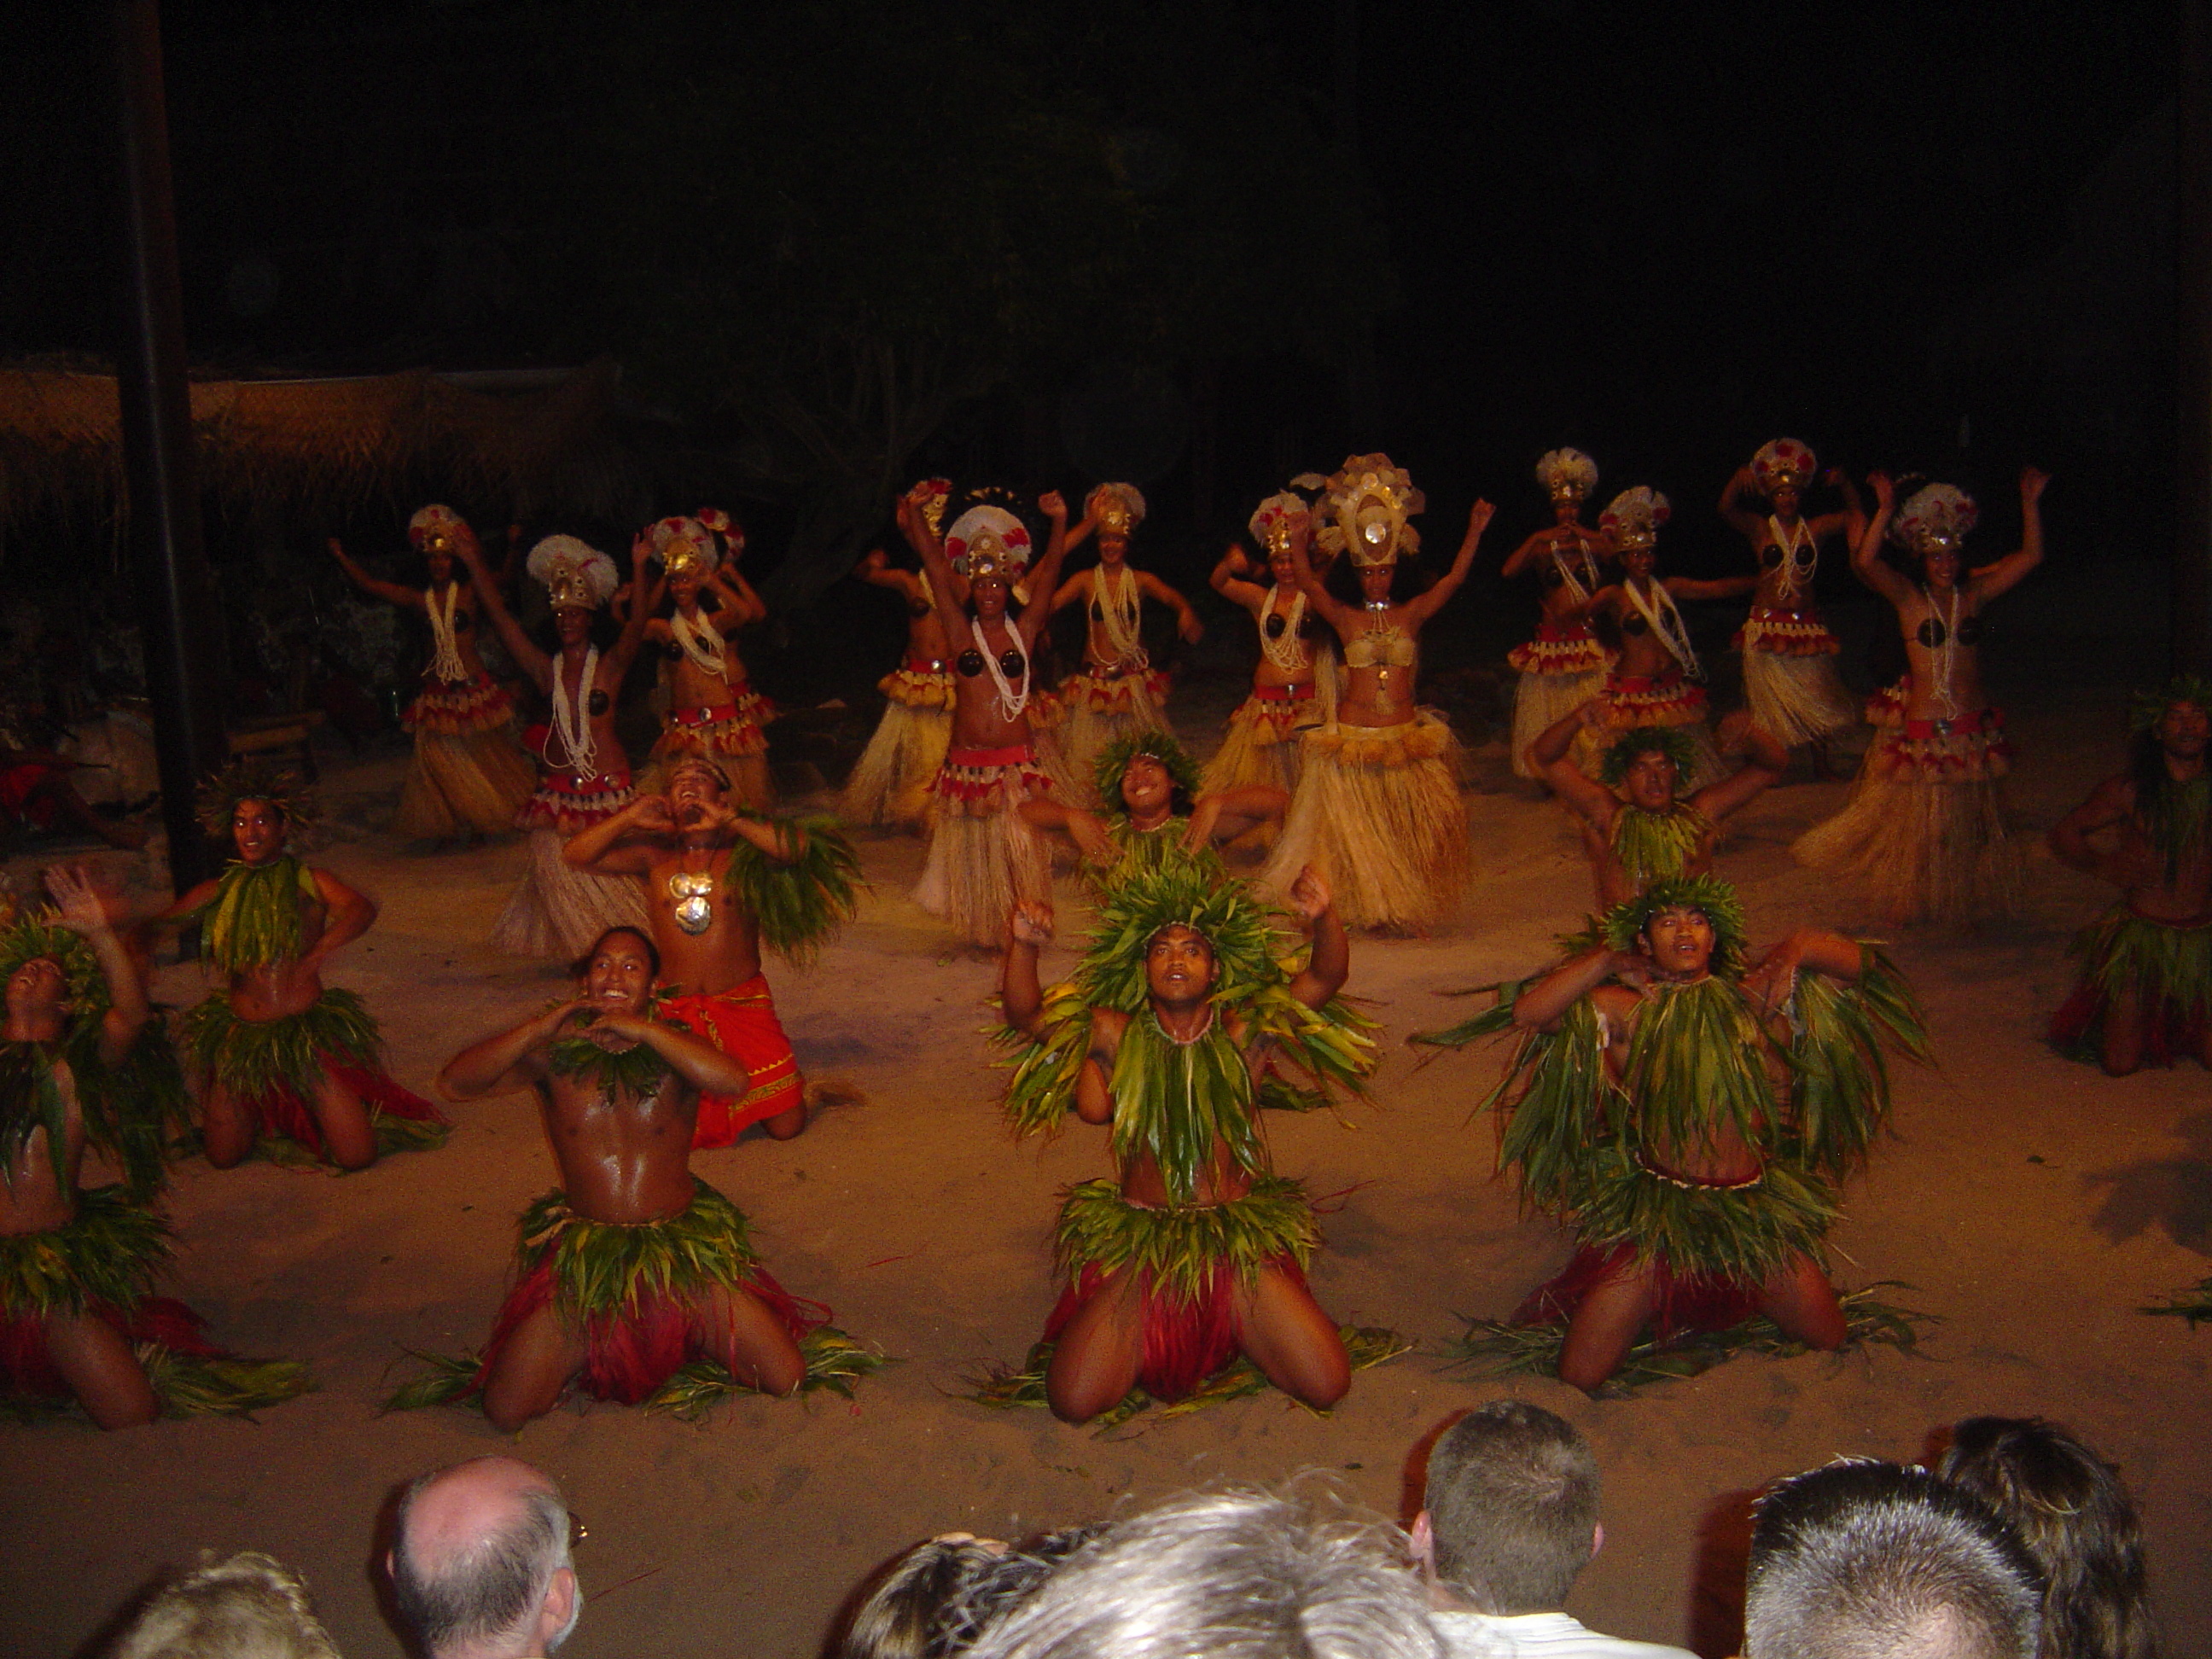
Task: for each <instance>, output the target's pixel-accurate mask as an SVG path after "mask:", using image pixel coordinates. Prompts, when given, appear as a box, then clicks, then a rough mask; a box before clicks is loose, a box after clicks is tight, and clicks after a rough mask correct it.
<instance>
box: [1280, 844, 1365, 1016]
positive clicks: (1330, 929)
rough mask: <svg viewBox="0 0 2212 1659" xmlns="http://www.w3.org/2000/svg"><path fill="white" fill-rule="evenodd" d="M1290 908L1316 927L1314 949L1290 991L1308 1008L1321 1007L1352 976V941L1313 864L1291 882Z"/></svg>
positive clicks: (1314, 928)
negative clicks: (1347, 935) (1347, 936)
mask: <svg viewBox="0 0 2212 1659" xmlns="http://www.w3.org/2000/svg"><path fill="white" fill-rule="evenodd" d="M1291 910H1292V911H1294V912H1295V913H1296V914H1297V915H1300V916H1303V917H1304V919H1305V921H1306V922H1307V923H1308V925H1309V926H1310V927H1311V928H1312V929H1313V949H1312V951H1310V953H1309V954H1308V956H1307V957H1306V965H1305V967H1304V969H1303V970H1301V971H1300V973H1299V975H1298V976H1297V978H1296V979H1294V980H1292V981H1291V987H1290V988H1291V995H1292V996H1294V997H1296V998H1297V1000H1299V1001H1300V1002H1303V1003H1304V1004H1305V1006H1307V1007H1309V1008H1318V1007H1320V1006H1322V1004H1323V1003H1325V1002H1327V1001H1328V1000H1329V999H1330V998H1331V997H1333V996H1334V995H1335V994H1337V993H1338V992H1339V991H1341V990H1342V989H1343V988H1344V981H1346V980H1347V979H1350V978H1351V977H1352V941H1351V939H1348V938H1346V935H1345V932H1344V921H1343V919H1342V918H1341V917H1340V916H1339V915H1337V914H1336V896H1335V895H1334V894H1333V893H1331V892H1330V891H1329V890H1328V883H1327V882H1326V881H1324V880H1322V875H1321V872H1320V871H1318V870H1316V869H1315V868H1314V867H1313V866H1311V865H1310V864H1309V865H1308V866H1306V867H1305V868H1304V869H1303V870H1301V871H1299V872H1298V878H1297V880H1296V881H1294V882H1292V883H1291Z"/></svg>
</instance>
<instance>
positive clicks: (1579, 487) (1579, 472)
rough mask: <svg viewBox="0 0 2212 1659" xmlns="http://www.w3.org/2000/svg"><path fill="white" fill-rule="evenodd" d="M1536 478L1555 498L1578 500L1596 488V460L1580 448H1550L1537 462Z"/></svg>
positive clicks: (1555, 499)
mask: <svg viewBox="0 0 2212 1659" xmlns="http://www.w3.org/2000/svg"><path fill="white" fill-rule="evenodd" d="M1536 482H1537V483H1540V484H1541V485H1543V486H1544V492H1545V494H1547V495H1549V496H1550V497H1551V498H1552V499H1553V501H1582V500H1583V499H1585V498H1586V497H1587V496H1588V495H1589V493H1590V491H1592V490H1593V489H1596V488H1597V463H1596V462H1595V461H1594V460H1592V459H1590V458H1589V456H1587V455H1585V454H1583V453H1582V451H1581V450H1579V449H1551V450H1547V451H1545V453H1544V455H1543V458H1542V459H1540V460H1539V461H1538V462H1537V463H1536Z"/></svg>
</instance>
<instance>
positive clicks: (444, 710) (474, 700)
mask: <svg viewBox="0 0 2212 1659" xmlns="http://www.w3.org/2000/svg"><path fill="white" fill-rule="evenodd" d="M513 718H514V704H513V701H512V700H511V699H510V698H509V697H508V696H507V693H506V691H505V690H502V689H501V687H500V686H499V684H497V683H496V682H495V680H494V679H493V678H492V677H491V676H490V675H489V674H478V675H477V677H476V678H474V679H467V680H459V681H449V680H435V681H433V682H432V683H431V684H428V685H426V686H424V687H423V688H422V690H421V691H420V692H418V693H416V697H415V701H414V702H410V703H409V704H408V705H407V712H406V713H405V714H402V715H401V716H400V717H399V724H400V725H401V726H402V727H404V729H405V730H407V731H410V732H433V733H435V735H437V736H439V737H445V738H453V737H459V736H460V735H461V734H462V733H464V732H489V731H492V730H494V729H495V728H496V727H498V726H504V725H506V724H507V721H509V720H513Z"/></svg>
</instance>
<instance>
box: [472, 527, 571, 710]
mask: <svg viewBox="0 0 2212 1659" xmlns="http://www.w3.org/2000/svg"><path fill="white" fill-rule="evenodd" d="M453 552H454V556H456V557H458V558H459V560H460V562H461V568H463V569H464V570H466V571H467V572H468V573H469V586H471V587H472V588H474V589H475V590H476V595H477V604H478V605H481V606H482V607H483V613H484V615H485V617H488V618H489V620H490V623H491V625H492V631H493V632H494V633H495V634H497V635H499V638H500V643H501V644H502V645H504V646H505V647H507V655H508V656H510V657H512V658H513V659H514V665H515V666H516V667H517V668H520V670H521V671H523V672H524V673H526V674H527V675H529V676H530V678H531V680H532V684H535V685H536V686H537V687H538V690H540V691H545V692H550V691H551V690H552V689H553V659H551V658H550V657H549V656H547V655H546V654H545V653H544V652H543V651H540V650H539V649H538V645H537V641H534V640H532V638H531V637H530V635H527V634H526V633H524V632H523V631H522V624H521V623H518V622H517V621H515V619H514V615H513V612H512V611H509V610H508V609H507V601H506V600H505V599H501V597H500V592H499V584H498V583H497V582H495V581H494V580H492V576H491V573H490V572H489V570H486V569H485V568H484V562H483V551H482V550H480V549H479V548H478V547H477V538H476V537H475V536H474V535H472V534H471V532H470V531H469V528H468V526H466V525H463V526H461V527H460V529H459V532H457V533H456V534H455V536H454V537H453Z"/></svg>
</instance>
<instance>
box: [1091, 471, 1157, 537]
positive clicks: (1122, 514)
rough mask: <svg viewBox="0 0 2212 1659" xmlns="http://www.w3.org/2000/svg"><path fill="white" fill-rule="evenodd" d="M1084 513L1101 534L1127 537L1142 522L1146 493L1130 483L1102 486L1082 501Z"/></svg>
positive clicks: (1105, 484)
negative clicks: (1115, 534) (1116, 534)
mask: <svg viewBox="0 0 2212 1659" xmlns="http://www.w3.org/2000/svg"><path fill="white" fill-rule="evenodd" d="M1083 512H1084V516H1085V517H1086V518H1088V519H1090V520H1091V521H1092V522H1093V523H1095V524H1096V525H1097V526H1098V528H1099V529H1100V530H1101V531H1108V530H1111V531H1114V532H1118V533H1119V534H1121V535H1123V536H1127V534H1128V533H1129V532H1131V531H1133V530H1134V529H1135V528H1136V527H1137V526H1139V525H1140V524H1142V523H1144V521H1145V494H1144V491H1142V490H1140V489H1138V488H1137V486H1136V485H1134V484H1133V483H1103V484H1100V485H1099V486H1098V487H1097V489H1093V490H1092V491H1091V493H1090V494H1089V495H1085V497H1084V498H1083Z"/></svg>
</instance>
